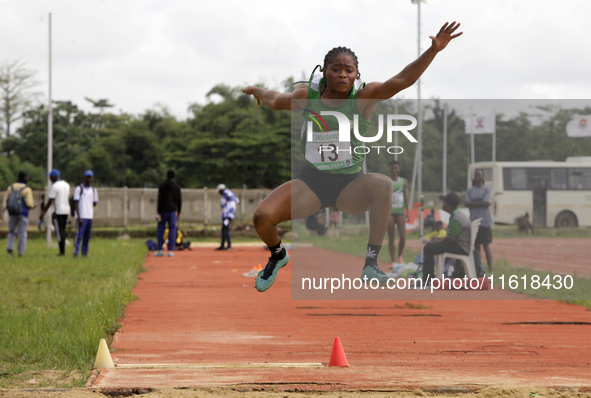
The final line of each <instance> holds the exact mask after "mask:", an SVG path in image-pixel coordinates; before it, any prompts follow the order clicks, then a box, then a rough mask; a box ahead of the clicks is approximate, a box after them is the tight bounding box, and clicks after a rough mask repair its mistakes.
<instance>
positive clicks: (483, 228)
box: [464, 170, 493, 273]
mask: <svg viewBox="0 0 591 398" xmlns="http://www.w3.org/2000/svg"><path fill="white" fill-rule="evenodd" d="M464 204H465V205H466V207H467V208H469V209H470V221H474V220H477V219H479V218H482V221H481V222H480V227H478V234H477V235H476V240H475V241H474V249H475V250H476V253H477V255H478V260H480V246H481V245H482V247H483V249H484V254H485V255H486V262H487V264H488V272H489V273H491V272H492V261H493V259H492V251H491V250H490V246H489V245H490V244H491V243H492V229H491V224H492V222H491V217H490V210H489V207H490V188H489V187H487V186H486V185H484V173H483V171H482V170H476V172H475V173H474V181H472V188H470V189H468V192H466V200H465V201H464ZM478 262H479V261H478Z"/></svg>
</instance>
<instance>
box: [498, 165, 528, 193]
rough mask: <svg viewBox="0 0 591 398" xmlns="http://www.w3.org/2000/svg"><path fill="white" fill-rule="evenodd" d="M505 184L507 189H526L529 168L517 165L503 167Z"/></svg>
mask: <svg viewBox="0 0 591 398" xmlns="http://www.w3.org/2000/svg"><path fill="white" fill-rule="evenodd" d="M503 185H504V189H505V191H526V190H527V189H528V188H527V169H525V168H517V167H505V168H503Z"/></svg>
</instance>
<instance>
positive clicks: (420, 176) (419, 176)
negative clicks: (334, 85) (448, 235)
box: [413, 0, 423, 224]
mask: <svg viewBox="0 0 591 398" xmlns="http://www.w3.org/2000/svg"><path fill="white" fill-rule="evenodd" d="M413 2H416V3H417V7H418V8H417V11H418V12H417V16H418V18H417V58H418V57H420V56H421V2H422V0H413ZM417 94H418V96H417V99H418V101H417V103H418V107H419V109H418V116H419V120H418V131H419V134H418V135H419V137H418V146H419V158H418V162H419V163H418V165H417V166H418V167H417V196H418V197H419V198H420V197H421V195H422V194H423V109H422V107H421V78H420V77H419V79H418V80H417ZM420 221H421V224H422V220H420Z"/></svg>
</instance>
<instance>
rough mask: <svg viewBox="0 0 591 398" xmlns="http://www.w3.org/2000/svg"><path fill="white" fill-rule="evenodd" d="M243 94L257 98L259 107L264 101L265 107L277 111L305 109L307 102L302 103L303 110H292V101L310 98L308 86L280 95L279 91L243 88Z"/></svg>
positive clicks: (250, 87) (252, 87)
mask: <svg viewBox="0 0 591 398" xmlns="http://www.w3.org/2000/svg"><path fill="white" fill-rule="evenodd" d="M242 92H243V93H244V94H246V95H252V96H253V97H255V98H256V100H257V102H258V104H259V106H261V101H263V103H265V105H267V106H268V107H269V108H271V109H273V110H276V111H282V110H293V111H296V110H300V109H303V107H304V105H305V101H300V102H301V103H302V105H301V108H300V107H299V106H298V109H292V108H293V107H292V103H291V100H294V99H295V100H305V99H306V98H307V97H308V86H300V87H297V88H296V89H295V90H294V91H293V92H292V93H279V92H277V91H273V90H265V89H263V88H260V87H254V86H248V87H246V88H243V89H242Z"/></svg>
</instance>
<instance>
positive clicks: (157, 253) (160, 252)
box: [154, 250, 164, 257]
mask: <svg viewBox="0 0 591 398" xmlns="http://www.w3.org/2000/svg"><path fill="white" fill-rule="evenodd" d="M162 256H164V252H163V251H162V250H159V251H157V252H156V253H154V257H162Z"/></svg>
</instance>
